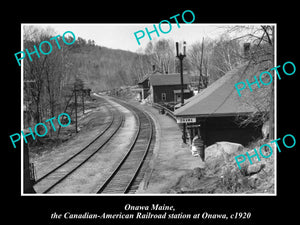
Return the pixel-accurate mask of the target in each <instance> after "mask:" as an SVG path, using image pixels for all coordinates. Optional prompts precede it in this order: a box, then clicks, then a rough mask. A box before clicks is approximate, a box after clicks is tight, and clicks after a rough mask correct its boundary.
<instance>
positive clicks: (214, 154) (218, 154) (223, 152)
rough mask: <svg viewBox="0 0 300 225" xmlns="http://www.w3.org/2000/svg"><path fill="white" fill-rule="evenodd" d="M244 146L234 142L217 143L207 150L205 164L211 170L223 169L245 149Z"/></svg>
mask: <svg viewBox="0 0 300 225" xmlns="http://www.w3.org/2000/svg"><path fill="white" fill-rule="evenodd" d="M243 148H244V147H243V145H241V144H238V143H232V142H226V141H222V142H217V143H215V144H213V145H210V146H208V147H207V148H206V149H205V162H206V164H207V165H208V167H209V168H210V169H215V168H216V167H221V166H222V165H223V164H224V163H226V162H228V161H229V160H230V159H231V158H233V157H234V156H235V155H236V154H237V152H239V151H241V150H242V149H243Z"/></svg>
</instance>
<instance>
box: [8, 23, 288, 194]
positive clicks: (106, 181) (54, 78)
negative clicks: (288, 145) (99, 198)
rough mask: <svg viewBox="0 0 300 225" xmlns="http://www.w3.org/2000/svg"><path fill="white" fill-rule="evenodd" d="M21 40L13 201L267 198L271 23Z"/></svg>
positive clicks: (49, 30)
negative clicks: (18, 154) (18, 177)
mask: <svg viewBox="0 0 300 225" xmlns="http://www.w3.org/2000/svg"><path fill="white" fill-rule="evenodd" d="M150 28H151V29H152V30H151V31H150ZM166 31H170V32H169V34H164V33H166ZM22 32H23V52H20V53H19V54H17V55H16V58H17V59H18V63H22V69H23V70H22V74H23V83H22V84H23V89H22V90H23V93H22V94H23V104H22V108H23V122H22V124H23V133H24V134H25V135H23V134H22V135H23V137H24V141H25V142H28V144H27V145H26V148H25V149H26V151H24V154H25V155H23V159H24V160H25V161H24V166H25V165H26V166H25V167H23V168H24V176H23V184H24V186H23V191H24V194H26V193H36V194H58V195H62V194H66V195H70V194H73V195H77V194H79V195H82V194H94V195H97V194H132V195H134V194H137V195H152V194H154V195H178V194H179V195H185V194H188V195H257V194H258V195H274V194H276V179H275V174H276V163H275V158H276V154H277V153H276V151H275V149H276V146H275V143H273V144H269V145H268V144H267V143H269V142H270V141H272V140H273V139H276V137H275V136H274V130H275V128H276V123H275V121H274V115H275V110H274V96H275V94H276V89H275V88H274V85H273V83H274V82H276V81H277V75H275V76H274V72H275V71H274V70H270V69H271V68H273V67H275V65H276V64H275V59H276V54H275V53H276V49H275V46H276V24H180V25H177V24H176V23H175V24H174V23H172V24H171V23H169V22H168V23H166V22H165V24H159V26H155V25H153V24H22ZM140 34H142V35H143V34H147V35H144V37H143V36H142V35H140ZM147 36H148V37H147ZM141 37H142V38H141ZM138 42H139V43H140V44H139V43H138ZM22 58H23V59H22ZM290 67H291V65H287V66H286V68H287V70H288V69H289V70H290V69H293V67H291V68H290ZM268 71H271V72H268ZM275 108H276V107H275ZM12 140H14V142H13V143H14V144H15V142H17V141H16V137H13V139H12ZM262 145H264V146H263V147H261V146H262ZM23 146H24V145H23ZM254 149H256V150H254ZM273 149H274V150H273Z"/></svg>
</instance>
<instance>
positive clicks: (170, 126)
mask: <svg viewBox="0 0 300 225" xmlns="http://www.w3.org/2000/svg"><path fill="white" fill-rule="evenodd" d="M135 105H137V103H136V104H135ZM139 107H141V108H143V109H144V110H145V111H146V112H148V113H149V114H150V116H151V117H152V118H153V120H154V123H155V127H156V144H155V147H154V150H153V157H152V160H151V161H150V164H149V165H150V170H149V172H148V173H147V174H146V175H145V177H144V180H143V182H142V183H141V184H140V187H139V189H138V191H137V192H136V194H165V193H170V188H171V187H173V186H174V185H175V184H176V183H177V181H178V179H179V177H181V176H182V175H184V174H186V173H187V172H188V171H190V170H192V169H194V168H196V167H200V168H204V167H205V163H204V162H202V160H201V158H200V157H194V156H192V154H191V151H190V149H189V146H188V145H185V144H183V143H182V138H181V136H182V133H181V130H180V129H179V126H178V124H177V123H176V122H175V121H174V120H173V119H172V118H170V117H169V116H167V115H164V114H159V111H158V109H155V108H153V107H152V106H151V105H147V104H145V105H141V104H139Z"/></svg>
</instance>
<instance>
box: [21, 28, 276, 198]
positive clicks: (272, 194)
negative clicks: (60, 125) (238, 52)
mask: <svg viewBox="0 0 300 225" xmlns="http://www.w3.org/2000/svg"><path fill="white" fill-rule="evenodd" d="M68 24H70V25H95V26H96V25H107V26H115V25H118V26H120V25H122V26H127V25H140V26H141V27H144V26H145V25H153V24H149V23H142V24H139V23H127V24H118V23H115V24H107V23H64V24H59V23H21V24H20V25H21V51H23V49H24V46H23V26H24V25H26V26H28V25H36V26H39V25H40V26H51V25H62V26H66V25H68ZM195 25H196V26H197V25H200V26H202V25H206V26H214V25H215V26H226V25H270V26H274V27H275V32H274V36H275V38H274V40H275V45H274V66H277V23H203V24H200V23H193V24H180V26H195ZM162 38H163V37H162ZM23 69H24V64H23V60H22V62H21V130H23V124H24V118H23V100H24V93H23V89H24V73H23ZM274 77H275V84H274V87H276V88H275V91H274V103H275V104H274V125H275V126H274V136H275V139H277V76H274ZM23 147H24V144H23V141H21V196H97V197H101V196H123V197H126V196H213V197H214V196H251V197H252V196H277V151H274V153H275V155H274V167H275V168H274V171H275V174H274V179H275V182H274V184H275V188H274V193H254V194H243V193H238V194H221V193H220V194H163V193H162V194H39V193H36V194H29V193H24V187H23V184H24V183H23V180H24V178H23V164H24V163H23V161H24V156H23Z"/></svg>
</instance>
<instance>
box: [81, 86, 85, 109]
mask: <svg viewBox="0 0 300 225" xmlns="http://www.w3.org/2000/svg"><path fill="white" fill-rule="evenodd" d="M84 90H85V89H82V90H81V101H82V114H84V95H85V93H84Z"/></svg>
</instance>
